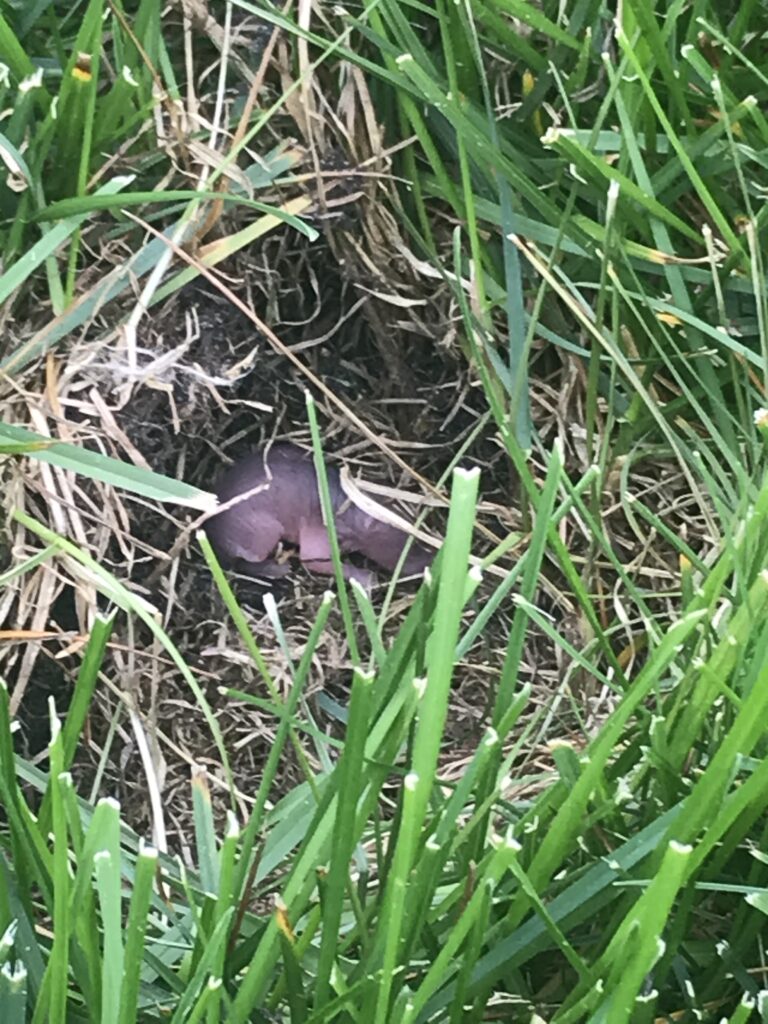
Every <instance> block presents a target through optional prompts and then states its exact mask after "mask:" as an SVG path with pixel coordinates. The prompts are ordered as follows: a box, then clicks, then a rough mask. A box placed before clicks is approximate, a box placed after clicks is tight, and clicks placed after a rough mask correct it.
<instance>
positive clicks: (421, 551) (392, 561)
mask: <svg viewBox="0 0 768 1024" xmlns="http://www.w3.org/2000/svg"><path fill="white" fill-rule="evenodd" d="M327 475H328V487H329V490H330V494H331V505H332V508H333V519H334V523H335V524H336V536H337V537H338V540H339V547H340V549H341V551H342V553H348V552H358V553H359V554H361V555H364V556H365V557H366V558H369V559H370V560H371V561H372V562H376V563H377V564H378V565H380V566H382V567H383V568H384V569H388V570H389V571H390V572H391V571H392V570H393V569H394V568H395V566H396V565H397V562H398V560H399V558H400V555H401V553H402V550H403V546H404V545H405V542H406V540H407V535H406V534H405V533H404V532H403V531H402V530H398V529H397V527H395V526H391V525H390V524H389V523H384V522H382V521H381V520H380V519H375V518H374V517H373V516H370V515H368V513H367V512H364V511H363V510H362V509H361V508H359V507H358V506H357V505H354V504H353V503H352V502H351V500H350V499H349V498H348V497H347V495H346V494H345V493H344V491H343V490H342V487H341V481H340V477H339V472H338V470H336V469H334V468H333V467H330V466H329V467H328V468H327ZM254 488H258V490H257V491H256V492H255V493H254V494H252V495H251V497H249V498H244V499H243V500H242V501H239V502H236V503H235V504H234V505H232V506H231V507H230V508H228V509H225V511H223V512H221V513H219V515H216V516H213V517H212V518H211V519H209V520H208V522H207V523H206V527H205V529H206V532H207V534H208V538H209V540H210V541H211V544H212V545H213V547H214V549H215V550H216V553H217V555H218V556H219V557H220V558H222V559H223V560H224V561H226V562H228V563H229V564H231V565H233V566H236V567H238V568H242V569H243V570H245V571H247V572H248V574H249V575H254V576H267V577H274V576H284V575H285V574H286V573H287V572H289V571H290V569H289V567H288V566H287V565H285V564H284V563H282V564H281V563H279V562H276V561H274V560H273V559H271V558H270V557H269V556H270V555H271V554H273V553H274V551H275V548H276V547H277V545H278V543H279V542H280V541H281V540H283V541H288V542H289V543H291V544H298V546H299V557H300V558H301V561H302V562H303V563H304V565H305V566H306V567H307V568H308V569H312V570H314V571H315V572H321V573H327V574H332V573H333V562H332V561H331V546H330V542H329V540H328V533H327V531H326V529H325V524H324V523H323V514H322V507H321V505H320V498H319V495H318V491H317V476H316V474H315V467H314V463H313V461H312V456H311V455H308V454H306V453H305V452H304V451H302V450H301V449H300V448H297V447H295V446H294V445H290V444H274V445H272V446H271V447H270V448H269V449H268V450H267V451H260V452H256V453H254V454H253V455H249V456H247V457H246V458H245V459H243V460H241V461H240V462H237V463H235V465H233V466H232V467H231V468H230V469H229V470H228V471H227V472H226V473H225V474H224V476H223V477H222V479H221V480H220V481H219V485H218V487H217V489H216V490H217V494H218V497H219V501H220V502H222V503H223V502H226V501H230V500H231V499H232V498H234V497H236V496H237V495H239V494H245V493H246V492H248V491H251V490H253V489H254ZM431 561H432V552H431V551H429V550H428V549H427V548H425V547H422V546H421V545H420V544H417V543H415V542H414V543H413V544H412V545H411V548H410V550H409V552H408V555H407V556H406V558H405V564H404V566H403V572H404V573H405V574H406V575H410V574H411V573H415V572H421V571H422V570H423V569H424V568H425V567H426V566H427V565H429V563H430V562H431ZM344 575H345V577H346V578H347V579H356V580H358V581H359V582H360V583H362V584H363V585H364V586H370V584H371V583H372V582H373V580H374V578H375V577H374V576H373V574H372V573H370V572H367V571H366V570H365V569H359V568H357V566H354V565H350V564H348V563H344Z"/></svg>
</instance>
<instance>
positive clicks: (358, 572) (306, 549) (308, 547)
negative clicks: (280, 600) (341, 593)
mask: <svg viewBox="0 0 768 1024" xmlns="http://www.w3.org/2000/svg"><path fill="white" fill-rule="evenodd" d="M299 557H300V558H301V561H302V562H303V563H304V565H305V566H306V567H307V569H309V570H310V572H321V573H323V575H325V576H333V560H332V558H331V542H330V541H329V540H328V533H327V532H326V529H325V526H312V525H310V524H309V523H303V524H302V526H301V530H300V531H299ZM341 567H342V571H343V573H344V578H345V579H347V580H357V581H358V582H359V583H360V584H361V585H362V586H363V587H365V589H366V590H370V589H371V586H372V585H373V583H374V581H375V579H376V577H375V576H374V575H373V573H371V572H368V570H367V569H358V568H357V566H356V565H352V564H351V563H349V562H342V563H341Z"/></svg>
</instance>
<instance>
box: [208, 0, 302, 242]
mask: <svg viewBox="0 0 768 1024" xmlns="http://www.w3.org/2000/svg"><path fill="white" fill-rule="evenodd" d="M291 2H292V0H288V2H287V3H286V4H285V6H284V7H283V13H284V14H285V13H287V12H288V8H289V7H290V5H291ZM227 10H228V11H229V8H227ZM279 34H280V30H279V29H277V28H275V29H274V30H273V32H272V34H271V35H270V37H269V42H268V43H267V45H266V47H265V48H264V53H263V55H262V58H261V63H260V64H259V70H258V71H257V72H256V77H255V78H254V80H253V82H252V83H251V87H250V89H249V90H248V96H247V97H246V100H245V106H244V107H243V112H242V114H241V115H240V120H239V122H238V125H237V128H236V130H235V134H234V135H233V137H232V143H231V145H230V147H229V148H230V151H231V150H233V149H237V147H238V146H239V145H240V143H241V142H242V141H243V138H244V137H245V133H246V131H247V129H248V125H249V124H250V120H251V114H252V112H253V108H254V107H255V106H256V100H257V99H258V96H259V92H260V91H261V87H262V85H263V84H264V78H265V77H266V74H267V68H268V67H269V65H270V62H271V60H272V53H273V51H274V49H275V44H276V43H277V39H278V36H279ZM211 145H213V141H212V143H211ZM220 190H221V192H222V193H224V192H228V191H229V178H228V177H227V176H226V175H224V177H223V178H222V181H221V186H220ZM223 209H224V200H223V199H216V200H214V202H213V203H212V204H211V209H210V211H209V213H208V216H207V217H206V218H205V220H204V221H203V224H202V227H200V229H199V230H198V231H196V232H195V234H194V235H193V236H192V238H191V239H190V247H191V248H192V250H193V251H194V250H195V248H196V247H197V245H198V244H199V243H200V242H202V241H203V240H204V239H205V238H207V237H208V235H209V234H210V233H211V231H212V230H213V228H214V227H215V226H216V224H217V223H218V221H219V218H220V217H221V211H222V210H223Z"/></svg>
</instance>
